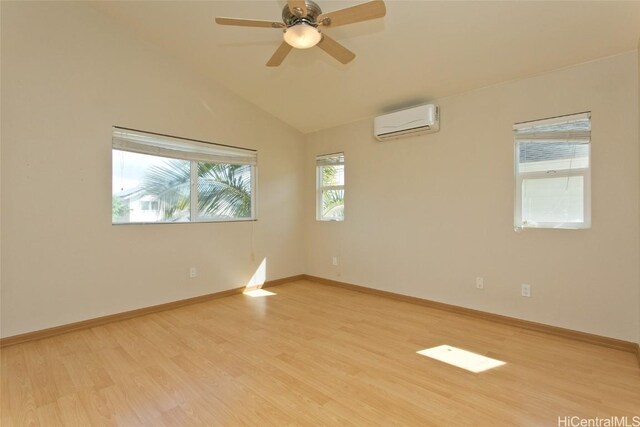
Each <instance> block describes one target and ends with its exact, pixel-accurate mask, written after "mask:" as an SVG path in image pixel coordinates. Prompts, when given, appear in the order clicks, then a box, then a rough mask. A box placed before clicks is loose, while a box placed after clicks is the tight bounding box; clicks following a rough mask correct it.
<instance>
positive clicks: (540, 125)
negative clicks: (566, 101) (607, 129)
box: [513, 113, 591, 171]
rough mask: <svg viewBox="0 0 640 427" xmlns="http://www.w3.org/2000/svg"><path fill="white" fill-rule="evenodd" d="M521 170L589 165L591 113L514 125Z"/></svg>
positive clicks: (572, 167) (571, 167)
mask: <svg viewBox="0 0 640 427" xmlns="http://www.w3.org/2000/svg"><path fill="white" fill-rule="evenodd" d="M513 130H514V135H515V142H516V147H517V153H516V155H517V161H518V164H519V165H521V170H522V171H525V170H526V171H534V170H544V169H545V166H546V167H547V169H574V168H584V167H588V165H589V151H590V147H589V143H590V141H591V117H590V113H580V114H573V115H570V116H562V117H554V118H551V119H544V120H536V121H535V122H526V123H517V124H515V125H514V126H513Z"/></svg>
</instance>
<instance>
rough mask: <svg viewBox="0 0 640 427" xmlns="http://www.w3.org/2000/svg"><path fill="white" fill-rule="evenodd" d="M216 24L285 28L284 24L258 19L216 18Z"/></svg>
mask: <svg viewBox="0 0 640 427" xmlns="http://www.w3.org/2000/svg"><path fill="white" fill-rule="evenodd" d="M216 24H220V25H235V26H237V27H262V28H283V27H284V26H285V25H284V24H283V23H282V22H275V21H259V20H256V19H237V18H216Z"/></svg>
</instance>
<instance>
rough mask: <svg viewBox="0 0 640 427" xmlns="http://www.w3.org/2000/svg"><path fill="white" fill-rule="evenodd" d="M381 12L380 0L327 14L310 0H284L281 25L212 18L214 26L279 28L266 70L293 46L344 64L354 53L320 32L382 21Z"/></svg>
mask: <svg viewBox="0 0 640 427" xmlns="http://www.w3.org/2000/svg"><path fill="white" fill-rule="evenodd" d="M385 13H386V8H385V6H384V1H382V0H374V1H370V2H368V3H363V4H359V5H356V6H353V7H348V8H346V9H340V10H336V11H333V12H328V13H322V10H321V9H320V6H318V5H317V4H316V3H314V2H313V1H311V0H288V1H287V5H286V6H285V7H284V8H283V9H282V22H277V21H259V20H254V19H237V18H216V23H218V24H220V25H235V26H240V27H262V28H283V29H284V37H283V38H284V41H283V42H282V43H281V44H280V47H278V49H276V52H275V53H274V54H273V56H272V57H271V59H269V62H267V67H277V66H278V65H280V64H281V63H282V61H283V60H284V58H285V57H286V56H287V54H288V53H289V52H290V51H291V49H293V48H294V47H295V48H297V49H308V48H310V47H313V46H318V47H319V48H320V49H322V50H324V51H325V52H327V53H328V54H329V55H331V56H333V57H334V58H335V59H337V60H338V61H340V62H341V63H343V64H346V63H348V62H350V61H351V60H353V58H355V57H356V55H355V53H353V52H351V51H350V50H349V49H347V48H346V47H344V46H342V45H341V44H340V43H338V42H337V41H335V40H334V39H332V38H331V37H329V36H327V35H326V34H325V33H323V32H321V31H320V29H321V28H332V27H337V26H340V25H346V24H353V23H355V22H362V21H368V20H370V19H376V18H382V17H383V16H384V15H385Z"/></svg>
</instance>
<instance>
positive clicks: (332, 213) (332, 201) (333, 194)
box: [321, 190, 344, 220]
mask: <svg viewBox="0 0 640 427" xmlns="http://www.w3.org/2000/svg"><path fill="white" fill-rule="evenodd" d="M321 216H322V219H336V220H342V219H344V190H324V191H323V192H322V206H321Z"/></svg>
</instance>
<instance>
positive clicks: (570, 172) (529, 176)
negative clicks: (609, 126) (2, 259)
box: [513, 112, 592, 231]
mask: <svg viewBox="0 0 640 427" xmlns="http://www.w3.org/2000/svg"><path fill="white" fill-rule="evenodd" d="M572 117H573V118H574V121H575V120H578V119H579V118H580V117H586V118H588V119H589V133H588V142H587V143H586V145H587V150H588V162H587V166H586V167H582V168H570V169H554V170H546V171H532V172H531V171H530V172H521V171H520V170H519V168H518V166H519V164H520V144H522V143H523V142H525V141H522V140H519V139H518V138H517V136H515V135H514V144H513V147H514V162H513V163H514V174H515V192H514V193H515V197H514V199H515V203H514V229H515V230H516V231H521V230H523V229H533V228H556V229H572V230H579V229H589V228H591V152H592V150H591V148H592V147H591V143H592V139H591V112H583V113H576V114H569V115H563V116H558V117H552V118H547V119H540V120H532V121H527V122H521V123H516V124H515V125H514V132H515V131H516V128H517V127H518V126H522V125H530V126H535V125H536V124H545V123H549V122H552V121H558V120H562V119H566V120H565V121H568V120H570V119H571V118H572ZM521 139H523V138H521ZM529 143H530V142H529ZM551 172H552V173H553V174H552V175H550V173H551ZM571 177H582V179H583V181H582V217H583V221H582V222H567V221H547V222H537V223H535V224H532V223H527V221H526V220H523V218H522V204H523V203H522V201H523V200H522V196H523V192H522V184H523V182H524V181H525V180H535V179H547V178H571Z"/></svg>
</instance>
